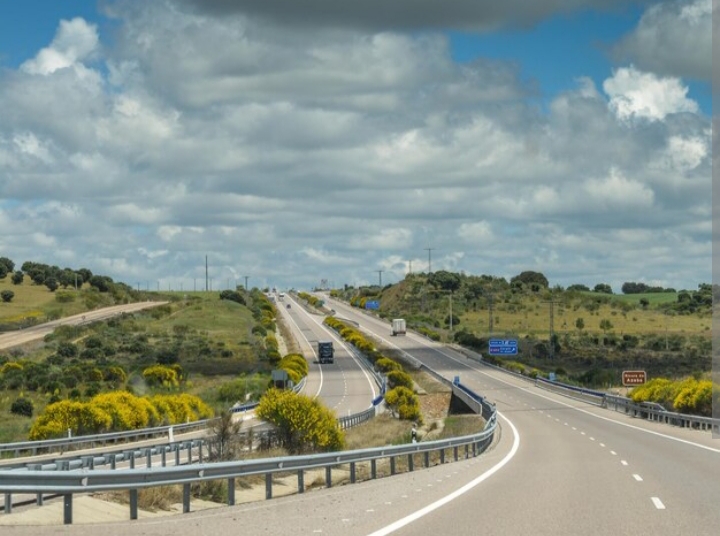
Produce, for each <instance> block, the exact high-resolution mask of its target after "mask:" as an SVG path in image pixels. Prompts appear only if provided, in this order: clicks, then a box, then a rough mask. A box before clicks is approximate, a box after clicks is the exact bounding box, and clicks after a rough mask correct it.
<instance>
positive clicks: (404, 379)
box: [387, 370, 413, 391]
mask: <svg viewBox="0 0 720 536" xmlns="http://www.w3.org/2000/svg"><path fill="white" fill-rule="evenodd" d="M387 380H388V387H389V388H390V389H394V388H396V387H405V388H407V389H409V390H410V391H412V388H413V380H412V378H411V377H410V375H409V374H408V373H407V372H404V371H402V370H391V371H390V372H388V374H387Z"/></svg>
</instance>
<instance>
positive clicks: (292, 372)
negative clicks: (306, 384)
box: [278, 354, 309, 385]
mask: <svg viewBox="0 0 720 536" xmlns="http://www.w3.org/2000/svg"><path fill="white" fill-rule="evenodd" d="M278 368H279V369H281V370H284V371H286V372H287V373H288V376H289V377H290V379H291V380H292V382H293V383H294V384H295V385H297V384H298V383H300V380H302V379H303V378H304V377H305V376H307V374H308V371H309V366H308V362H307V361H306V360H305V358H304V357H303V356H302V355H300V354H287V355H286V356H285V357H283V358H282V359H281V360H280V363H278Z"/></svg>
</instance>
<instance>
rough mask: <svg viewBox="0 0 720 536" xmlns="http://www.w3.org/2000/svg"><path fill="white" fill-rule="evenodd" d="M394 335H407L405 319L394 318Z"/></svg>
mask: <svg viewBox="0 0 720 536" xmlns="http://www.w3.org/2000/svg"><path fill="white" fill-rule="evenodd" d="M392 334H393V336H395V335H405V319H404V318H393V321H392Z"/></svg>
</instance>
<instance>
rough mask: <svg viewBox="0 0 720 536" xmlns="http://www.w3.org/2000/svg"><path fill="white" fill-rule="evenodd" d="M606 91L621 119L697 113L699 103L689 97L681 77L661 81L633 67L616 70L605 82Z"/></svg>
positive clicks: (611, 106)
mask: <svg viewBox="0 0 720 536" xmlns="http://www.w3.org/2000/svg"><path fill="white" fill-rule="evenodd" d="M603 89H604V90H605V93H607V94H608V96H609V97H610V108H611V109H612V110H613V111H614V112H615V114H616V115H617V116H618V117H619V118H620V119H632V118H641V119H650V120H658V119H664V118H665V117H666V116H667V115H668V114H672V113H678V112H690V113H696V112H697V111H698V104H697V103H696V102H695V101H693V100H692V99H689V98H687V93H688V88H687V86H683V85H682V82H681V81H680V80H679V79H678V78H672V77H667V78H661V77H659V76H656V75H655V74H653V73H645V72H641V71H638V70H637V69H635V68H634V67H632V66H631V67H623V68H620V69H617V70H616V71H615V73H614V74H613V76H612V77H610V78H608V79H607V80H605V82H604V83H603Z"/></svg>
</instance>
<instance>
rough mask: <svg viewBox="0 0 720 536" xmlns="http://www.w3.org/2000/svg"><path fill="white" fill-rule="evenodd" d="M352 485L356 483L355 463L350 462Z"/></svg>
mask: <svg viewBox="0 0 720 536" xmlns="http://www.w3.org/2000/svg"><path fill="white" fill-rule="evenodd" d="M350 483H351V484H354V483H355V462H350Z"/></svg>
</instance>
